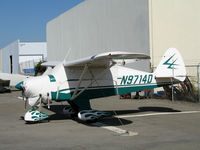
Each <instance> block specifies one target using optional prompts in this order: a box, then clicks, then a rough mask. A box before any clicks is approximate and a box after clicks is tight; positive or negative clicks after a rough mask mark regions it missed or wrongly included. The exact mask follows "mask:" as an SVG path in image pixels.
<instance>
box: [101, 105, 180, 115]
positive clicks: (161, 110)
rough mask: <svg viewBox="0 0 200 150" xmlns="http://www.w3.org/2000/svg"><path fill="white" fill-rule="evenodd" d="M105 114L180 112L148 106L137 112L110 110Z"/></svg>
mask: <svg viewBox="0 0 200 150" xmlns="http://www.w3.org/2000/svg"><path fill="white" fill-rule="evenodd" d="M105 111H106V110H105ZM106 112H109V113H111V114H113V115H126V114H135V113H142V112H181V111H180V110H175V109H173V108H168V107H155V106H148V107H139V108H138V110H112V111H110V110H108V111H106Z"/></svg>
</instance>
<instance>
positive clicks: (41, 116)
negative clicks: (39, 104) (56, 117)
mask: <svg viewBox="0 0 200 150" xmlns="http://www.w3.org/2000/svg"><path fill="white" fill-rule="evenodd" d="M47 118H49V116H48V115H47V114H46V113H43V112H40V111H38V110H34V109H32V110H29V111H27V112H26V114H25V115H24V121H25V122H27V123H34V122H39V121H41V120H45V119H47Z"/></svg>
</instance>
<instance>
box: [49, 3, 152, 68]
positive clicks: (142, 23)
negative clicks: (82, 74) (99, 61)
mask: <svg viewBox="0 0 200 150" xmlns="http://www.w3.org/2000/svg"><path fill="white" fill-rule="evenodd" d="M148 17H149V9H148V0H86V1H84V2H82V3H80V4H79V5H77V6H76V7H74V8H72V9H71V10H69V11H67V12H65V13H63V14H62V15H60V16H58V17H57V18H55V19H53V20H52V21H50V22H48V24H47V50H48V52H47V57H48V61H55V60H57V61H62V60H63V59H64V57H65V55H66V54H67V51H68V50H69V49H71V51H70V53H69V56H68V60H74V59H78V58H82V57H86V56H90V55H95V54H98V53H102V52H108V51H130V52H140V53H146V54H149V53H150V52H149V18H148ZM132 67H133V65H132ZM134 67H135V68H139V69H141V70H149V62H148V61H146V62H145V61H144V62H140V63H139V64H138V63H137V64H136V63H135V64H134Z"/></svg>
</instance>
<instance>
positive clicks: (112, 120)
mask: <svg viewBox="0 0 200 150" xmlns="http://www.w3.org/2000/svg"><path fill="white" fill-rule="evenodd" d="M65 106H66V105H51V107H50V111H52V112H55V114H52V115H49V118H48V120H49V121H51V120H67V119H71V120H74V121H76V122H78V123H81V124H84V125H87V126H95V125H93V123H94V122H90V121H88V122H85V121H81V120H80V119H78V118H77V117H69V116H67V115H64V114H63V113H62V110H63V108H64V107H65ZM43 108H45V109H48V108H47V106H43ZM111 116H112V113H111ZM98 122H101V123H104V124H109V125H112V126H121V125H127V124H131V123H132V121H130V120H126V119H120V120H119V118H116V117H114V116H112V117H106V118H102V119H101V118H100V119H99V120H98Z"/></svg>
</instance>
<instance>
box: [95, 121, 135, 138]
mask: <svg viewBox="0 0 200 150" xmlns="http://www.w3.org/2000/svg"><path fill="white" fill-rule="evenodd" d="M92 125H94V126H97V127H101V128H103V129H107V130H109V131H113V132H115V133H117V135H120V136H135V135H138V133H137V132H132V131H127V130H124V129H120V128H117V127H114V126H110V125H107V124H104V123H101V122H95V123H92Z"/></svg>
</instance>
